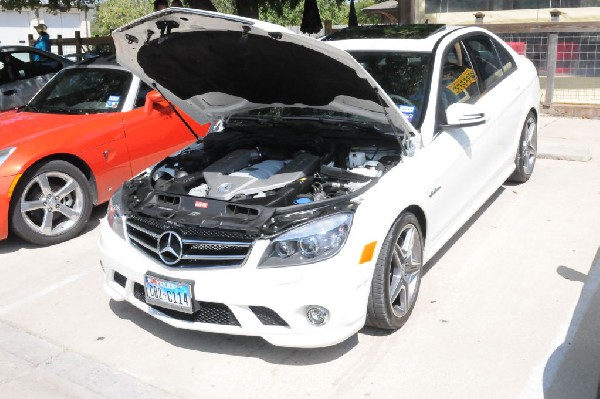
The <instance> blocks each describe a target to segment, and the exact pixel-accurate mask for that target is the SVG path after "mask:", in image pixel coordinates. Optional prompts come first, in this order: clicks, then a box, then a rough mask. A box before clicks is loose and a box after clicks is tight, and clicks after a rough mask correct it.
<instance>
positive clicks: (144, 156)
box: [0, 56, 206, 245]
mask: <svg viewBox="0 0 600 399" xmlns="http://www.w3.org/2000/svg"><path fill="white" fill-rule="evenodd" d="M144 105H145V106H144ZM177 114H178V112H176V111H175V110H174V109H173V108H172V107H170V106H169V105H168V104H167V103H166V101H164V99H162V97H161V96H160V95H159V94H158V93H157V92H156V91H151V89H150V87H149V86H148V85H146V84H144V83H142V82H140V80H139V79H138V78H137V77H135V76H134V75H133V74H132V73H131V72H129V71H128V70H126V69H124V68H123V67H121V66H119V65H117V64H116V63H115V61H114V56H113V57H111V58H107V59H103V58H97V59H93V60H90V61H89V62H84V63H81V64H77V65H75V66H72V67H69V68H66V69H64V70H63V71H61V72H59V74H57V75H56V76H55V77H54V78H53V79H52V80H51V81H50V82H48V84H47V85H46V86H44V88H43V89H42V90H41V91H40V92H39V93H38V94H37V95H36V96H35V97H34V98H33V99H32V100H31V101H30V102H29V104H27V105H26V106H25V107H24V108H22V109H20V110H18V111H9V112H5V113H3V114H1V115H0V239H3V238H6V236H7V234H8V227H9V225H10V227H11V229H12V231H13V232H14V233H15V234H17V235H18V236H20V237H21V238H23V239H25V240H27V241H29V242H32V243H35V244H42V245H46V244H54V243H57V242H61V241H64V240H67V239H69V238H72V237H74V236H75V235H77V234H78V233H79V232H80V231H81V230H82V229H83V227H84V226H85V223H86V222H87V220H88V218H89V216H90V212H91V210H92V207H93V205H95V204H100V203H102V202H105V201H107V200H108V199H109V197H110V195H111V194H112V193H113V192H114V191H115V190H116V189H117V188H118V187H119V186H120V185H121V184H122V183H123V181H125V180H126V179H128V178H130V177H132V176H134V175H135V174H137V173H139V172H140V171H141V170H143V169H144V168H146V167H148V166H149V165H151V164H153V163H155V162H157V161H158V160H160V159H162V158H164V157H165V156H167V155H168V154H171V153H173V152H174V151H176V150H178V149H180V148H181V147H184V146H185V145H186V144H189V143H190V142H193V141H194V140H195V137H194V135H193V133H191V132H190V130H189V129H188V127H187V126H186V123H189V124H190V125H191V127H192V129H194V131H195V132H196V134H200V135H203V134H204V133H205V132H206V127H204V126H200V125H198V124H196V123H194V122H193V121H192V120H190V119H189V118H187V116H183V117H184V120H185V118H187V119H188V121H187V122H185V123H184V122H183V121H182V120H181V119H180V118H179V117H178V115H177Z"/></svg>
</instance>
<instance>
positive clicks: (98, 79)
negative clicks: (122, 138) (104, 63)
mask: <svg viewBox="0 0 600 399" xmlns="http://www.w3.org/2000/svg"><path fill="white" fill-rule="evenodd" d="M132 78H133V75H132V74H131V73H130V72H127V71H123V70H120V69H109V68H72V69H66V70H64V71H62V73H59V75H57V76H56V78H54V79H53V80H51V81H50V82H49V83H48V84H47V85H46V86H45V87H44V88H43V89H42V90H41V91H40V93H39V94H38V95H37V96H35V97H34V99H33V100H32V101H31V102H30V103H29V104H28V105H27V110H28V111H32V112H48V113H58V114H95V113H108V112H119V111H121V109H122V108H123V103H124V102H125V98H126V96H127V93H128V91H129V87H130V85H131V81H132Z"/></svg>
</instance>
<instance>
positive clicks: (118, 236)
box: [99, 10, 540, 347]
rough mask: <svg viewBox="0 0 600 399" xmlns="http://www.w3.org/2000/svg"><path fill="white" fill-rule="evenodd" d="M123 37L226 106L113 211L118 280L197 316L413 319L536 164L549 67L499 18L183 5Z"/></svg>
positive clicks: (114, 293) (203, 319) (191, 108)
mask: <svg viewBox="0 0 600 399" xmlns="http://www.w3.org/2000/svg"><path fill="white" fill-rule="evenodd" d="M113 37H114V39H115V45H116V49H117V57H118V60H119V62H120V63H122V64H123V65H125V66H126V67H127V68H129V69H130V70H132V71H133V72H134V73H135V74H136V75H138V76H140V78H141V79H143V80H144V81H146V82H147V83H149V84H151V85H156V87H158V88H159V89H160V90H161V91H163V92H164V93H165V95H166V96H168V98H169V99H170V100H171V101H173V103H174V104H175V105H176V106H178V107H180V108H181V109H182V110H184V111H185V112H186V113H187V114H188V115H190V116H191V117H193V118H194V119H195V120H196V121H198V122H204V121H209V120H215V121H216V120H222V122H223V123H222V124H221V126H220V129H214V131H213V132H212V133H210V134H208V135H207V136H206V137H205V138H204V140H203V141H202V142H201V143H200V142H199V143H195V144H193V145H191V146H189V147H187V148H186V149H184V150H182V151H181V152H179V153H178V154H175V155H174V156H171V157H168V158H166V159H165V160H163V161H162V162H159V163H158V164H157V165H156V166H155V167H154V168H153V169H151V170H149V171H147V172H146V173H144V174H141V175H138V176H136V177H135V178H133V179H132V180H130V181H129V182H128V183H127V184H125V185H124V186H123V188H122V189H121V190H119V191H118V192H117V193H115V195H114V196H113V198H112V199H111V202H110V203H109V209H108V213H107V219H106V221H103V222H102V223H101V238H100V242H99V243H100V254H101V259H102V265H103V269H104V273H105V285H104V287H105V290H106V291H107V293H108V294H109V295H110V296H111V298H113V299H114V300H117V301H129V302H130V303H131V304H133V305H134V306H136V307H137V308H139V309H141V310H142V311H144V312H146V313H147V314H150V315H152V316H153V317H156V318H158V319H160V320H162V321H164V322H166V323H168V324H170V325H173V326H176V327H179V328H185V329H193V330H200V331H210V332H221V333H229V334H245V335H256V336H261V337H263V338H264V339H265V340H267V341H269V342H271V343H273V344H275V345H283V346H294V347H317V346H326V345H333V344H336V343H338V342H341V341H343V340H345V339H346V338H348V337H350V336H351V335H353V334H354V333H356V332H357V331H358V330H359V329H360V328H362V327H363V326H364V325H365V323H366V324H368V325H370V326H374V327H378V328H382V329H398V328H400V327H401V326H402V325H403V324H404V323H405V322H406V321H407V320H408V318H409V316H410V314H411V312H412V311H413V309H414V306H415V302H416V299H417V296H418V293H419V287H420V285H421V278H422V276H423V270H424V268H423V266H424V264H425V263H426V262H427V261H428V260H429V259H431V258H432V256H433V255H434V254H435V253H436V252H437V251H438V250H439V249H440V248H441V247H442V246H443V245H444V244H445V243H446V242H448V240H449V239H450V238H451V237H452V236H453V235H454V234H455V233H456V232H457V231H458V229H459V228H460V227H461V226H462V225H463V224H464V223H465V222H466V221H467V220H468V219H469V218H470V217H472V215H473V214H474V213H475V212H476V210H477V209H478V208H480V207H481V206H482V204H484V203H485V201H486V200H488V199H489V198H490V196H491V195H492V194H493V193H494V192H495V191H496V190H498V188H499V187H500V186H501V185H502V184H503V183H504V181H506V179H508V178H509V177H511V178H512V179H514V180H515V181H518V182H524V181H526V180H527V179H528V178H529V177H530V176H531V174H532V172H533V168H534V164H535V159H536V149H537V130H536V126H537V116H538V112H539V110H538V107H539V95H540V92H539V81H538V78H537V74H536V70H535V68H534V66H533V64H532V63H531V62H529V61H528V60H527V59H526V58H524V57H522V56H519V55H518V54H516V53H515V52H514V51H513V50H512V49H511V48H510V47H509V46H507V45H506V44H505V43H503V42H502V41H501V40H500V39H499V38H498V37H496V36H495V35H493V34H491V33H490V32H487V31H485V30H484V29H481V28H480V27H449V26H443V25H419V26H415V25H399V26H396V25H394V26H375V27H367V28H358V29H352V30H347V31H344V32H340V33H339V34H334V35H332V36H330V37H328V38H326V39H325V40H323V41H317V40H313V39H310V38H307V37H304V36H301V35H297V34H294V33H292V32H290V31H289V30H287V29H285V28H282V27H278V26H274V25H271V24H266V23H262V22H259V21H254V20H248V19H244V18H239V17H236V16H227V15H223V14H214V13H209V12H204V11H198V10H177V11H174V10H166V11H164V12H159V13H153V14H151V15H148V16H146V17H144V18H142V19H140V20H137V21H135V22H134V23H132V24H130V25H127V26H124V27H122V28H120V29H117V30H116V31H114V32H113ZM204 59H210V62H209V63H203V62H202V60H204ZM190 66H193V67H190ZM167 70H168V71H170V73H169V74H165V73H164V71H167ZM175 77H176V78H175Z"/></svg>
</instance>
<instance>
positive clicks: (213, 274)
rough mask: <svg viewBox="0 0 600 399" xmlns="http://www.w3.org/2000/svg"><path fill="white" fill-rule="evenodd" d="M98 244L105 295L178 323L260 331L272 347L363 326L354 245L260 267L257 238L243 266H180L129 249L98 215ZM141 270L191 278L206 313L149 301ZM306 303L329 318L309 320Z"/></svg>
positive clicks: (321, 339)
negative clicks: (184, 312) (186, 314)
mask: <svg viewBox="0 0 600 399" xmlns="http://www.w3.org/2000/svg"><path fill="white" fill-rule="evenodd" d="M99 246H100V254H101V259H102V267H103V269H104V275H105V281H104V288H105V290H106V292H107V293H108V294H109V295H110V296H111V298H113V299H114V300H116V301H123V300H126V301H128V302H130V303H131V304H133V305H134V306H136V307H137V308H139V309H141V310H142V311H144V312H146V313H148V314H150V315H151V316H153V317H156V318H157V319H160V320H162V321H164V322H165V323H168V324H170V325H172V326H175V327H178V328H184V329H190V330H198V331H206V332H218V333H226V334H234V335H252V336H260V337H262V338H264V339H265V340H266V341H268V342H270V343H271V344H273V345H277V346H291V347H323V346H330V345H334V344H337V343H339V342H342V341H343V340H345V339H347V338H348V337H350V336H352V335H354V334H355V333H356V332H357V331H358V330H359V329H360V328H362V327H363V325H364V321H365V315H366V305H367V297H368V293H369V289H370V284H369V283H370V277H369V276H370V275H371V272H370V271H368V270H366V269H365V268H366V267H367V266H366V265H364V264H363V265H359V264H358V258H357V257H354V256H351V257H352V258H354V259H353V261H352V260H351V259H349V258H350V256H349V254H351V253H352V251H347V255H344V250H342V251H341V252H340V253H339V254H338V255H336V256H335V257H333V258H331V259H328V260H326V261H323V262H319V263H314V264H309V265H302V266H294V267H284V268H270V269H258V268H256V265H257V263H258V260H259V259H260V257H261V256H262V253H263V251H264V250H265V248H266V246H267V242H266V241H258V242H256V243H255V244H254V247H253V249H252V252H251V253H250V255H249V257H248V259H247V260H246V263H245V264H244V265H243V266H242V267H236V268H220V269H218V268H194V269H191V268H188V269H178V268H171V267H167V266H165V265H163V264H161V263H158V262H157V261H155V260H153V259H151V258H149V257H147V256H146V255H144V254H143V253H142V252H139V251H138V250H137V249H135V248H133V247H132V246H131V245H129V244H128V243H127V242H126V241H125V240H123V239H121V238H120V237H119V236H118V235H117V234H115V233H114V232H113V231H112V229H111V228H110V227H109V226H108V223H107V222H106V220H103V221H102V222H101V236H100V241H99ZM147 272H152V273H155V274H158V275H161V276H164V277H168V278H172V279H176V280H192V281H193V282H194V288H193V293H194V300H195V301H201V303H203V304H205V305H204V306H205V307H204V308H203V310H202V311H203V313H204V314H203V315H198V317H194V320H190V319H189V318H182V317H179V316H181V314H173V313H172V312H166V313H165V312H161V311H160V310H157V309H156V308H153V307H150V306H149V305H147V304H146V303H145V297H144V295H145V294H144V288H143V283H144V275H145V274H146V273H147ZM309 305H318V306H322V307H325V308H326V309H328V311H329V320H328V322H327V323H326V324H324V325H322V326H315V325H312V324H311V323H309V322H308V320H307V317H306V310H307V306H309ZM257 309H258V310H257ZM265 309H266V311H265ZM270 311H272V312H273V313H270ZM211 312H213V313H212V314H209V313H211ZM231 315H233V317H231ZM236 322H237V323H236ZM265 323H266V324H265Z"/></svg>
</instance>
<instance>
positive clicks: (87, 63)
mask: <svg viewBox="0 0 600 399" xmlns="http://www.w3.org/2000/svg"><path fill="white" fill-rule="evenodd" d="M85 67H103V68H112V69H122V70H124V71H129V70H128V69H127V68H124V67H122V66H121V65H119V63H117V56H116V55H114V54H111V55H105V56H99V57H94V58H86V59H85V60H83V61H79V62H77V63H76V64H75V65H73V66H71V68H85Z"/></svg>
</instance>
